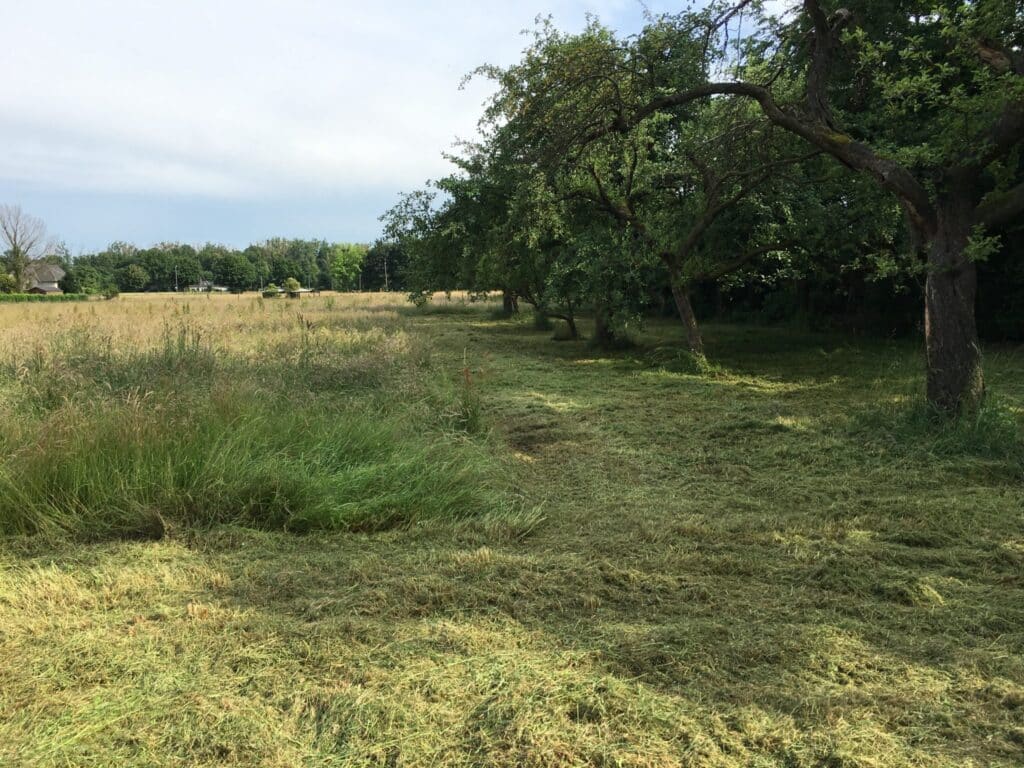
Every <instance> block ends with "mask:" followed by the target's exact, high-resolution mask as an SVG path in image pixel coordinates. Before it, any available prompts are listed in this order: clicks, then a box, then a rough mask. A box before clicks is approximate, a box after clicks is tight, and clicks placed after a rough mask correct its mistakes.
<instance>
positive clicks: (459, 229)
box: [383, 0, 1024, 413]
mask: <svg viewBox="0 0 1024 768" xmlns="http://www.w3.org/2000/svg"><path fill="white" fill-rule="evenodd" d="M1022 46H1024V12H1022V3H1021V0H975V1H974V2H970V3H966V2H963V0H926V1H925V0H850V1H849V2H847V3H843V4H840V3H839V2H833V1H831V0H802V2H797V1H796V0H794V1H793V2H792V3H790V8H789V9H788V10H787V12H786V13H785V15H784V16H783V17H781V18H779V17H773V16H770V15H767V14H766V13H765V12H764V10H763V7H762V3H761V2H759V1H758V0H732V1H731V2H726V1H724V0H723V1H719V2H712V3H710V4H709V5H708V6H707V7H706V8H704V9H702V10H688V11H684V12H682V13H678V14H671V15H665V16H661V17H657V18H653V17H652V18H650V19H649V20H648V23H647V25H646V26H645V28H644V29H643V31H642V32H640V33H639V34H637V35H634V36H629V37H622V36H619V35H617V34H616V33H615V32H614V31H613V30H611V29H608V28H606V27H604V26H602V25H601V24H599V23H598V22H597V21H592V22H591V23H590V24H589V25H588V26H587V27H586V28H585V29H584V30H583V31H582V32H581V33H579V34H566V33H563V32H560V31H559V30H557V29H556V28H554V27H553V26H552V25H551V24H550V23H549V22H542V23H541V24H540V25H539V26H538V28H537V30H536V32H535V34H534V38H533V40H532V43H531V44H530V45H529V47H528V48H527V50H526V51H525V53H524V55H523V57H522V59H521V60H520V61H519V62H518V63H516V64H514V65H512V66H510V67H507V68H500V67H490V66H488V67H483V68H481V69H480V70H479V73H478V74H480V75H483V76H486V77H489V78H491V79H492V80H493V81H494V82H495V83H496V85H497V93H496V95H495V96H494V98H493V99H492V101H491V102H490V104H489V105H488V108H487V110H486V112H485V114H484V116H483V118H482V120H481V129H482V130H481V136H482V138H481V139H480V140H479V141H477V142H474V143H464V144H461V145H459V146H458V148H457V150H456V152H455V153H454V154H453V155H452V158H451V159H452V160H453V161H454V163H455V165H456V168H457V170H456V171H455V172H454V173H452V174H450V175H449V176H447V177H446V178H443V179H440V180H438V181H436V182H433V183H431V184H429V185H428V187H427V188H426V189H425V190H421V191H418V192H414V193H412V194H409V195H406V196H404V197H403V198H402V199H401V201H400V202H399V204H398V205H396V206H395V207H394V208H393V209H392V210H390V211H389V212H388V213H387V214H385V216H384V217H383V220H384V222H385V226H386V231H387V234H388V237H389V238H390V239H391V240H393V241H394V242H396V243H398V244H400V245H401V246H402V248H403V249H404V250H405V251H406V253H407V254H408V255H409V259H410V264H409V269H408V273H407V276H408V280H409V281H410V286H411V288H412V290H413V293H414V295H415V296H420V297H422V296H426V295H428V294H429V292H430V291H433V290H438V289H441V290H445V289H452V288H468V289H470V290H479V291H483V290H493V289H501V290H503V291H505V293H506V297H507V301H506V303H507V306H509V307H510V308H512V307H514V306H515V304H516V303H517V302H518V301H525V302H527V303H529V304H531V305H533V306H534V307H535V308H536V309H537V310H538V311H539V312H541V313H543V314H545V315H548V316H553V317H559V318H562V319H564V320H565V322H566V324H567V326H568V328H569V331H570V333H571V334H576V333H577V325H576V318H577V316H578V314H579V313H580V312H581V311H586V312H588V313H593V315H594V316H595V318H596V335H597V336H598V338H599V340H601V341H614V337H615V336H616V335H617V334H621V333H623V332H624V331H625V330H627V329H628V328H629V326H630V325H631V324H635V323H636V322H639V321H640V320H641V319H642V317H643V316H644V314H645V313H647V312H649V311H650V309H651V307H652V305H656V304H658V303H659V302H662V301H664V300H665V299H666V297H671V298H670V301H671V304H672V306H674V308H675V310H676V312H677V314H678V315H679V318H680V320H681V322H682V323H683V325H684V326H685V329H686V335H687V339H688V342H689V345H690V347H691V349H692V350H693V351H694V352H695V353H698V354H699V353H702V351H703V342H702V338H701V333H700V328H699V325H698V320H697V311H696V309H695V306H694V305H695V298H700V297H706V296H707V295H708V294H709V293H713V294H714V295H715V296H717V297H718V298H719V299H721V297H722V296H726V297H728V296H729V295H731V294H732V295H739V296H743V295H748V296H749V295H750V293H749V291H748V290H747V288H748V287H749V286H750V285H753V284H759V285H762V286H764V285H781V284H784V285H791V286H796V287H797V290H796V291H795V293H796V295H797V296H801V295H803V296H804V297H805V298H806V296H807V295H809V293H810V290H809V286H812V285H827V284H830V283H832V284H835V283H840V284H849V282H850V275H854V276H856V277H857V280H859V281H860V282H861V283H862V284H863V283H867V282H870V281H877V283H879V284H881V285H883V286H884V287H885V290H884V291H882V292H881V298H880V299H879V301H880V302H886V301H889V302H892V299H891V297H894V296H895V297H898V296H901V295H910V296H914V295H916V296H918V297H920V299H922V300H923V304H924V308H923V310H924V311H923V312H922V311H921V309H920V305H918V306H919V309H918V312H919V315H918V316H919V317H922V316H923V320H921V321H920V324H921V327H922V330H923V331H924V335H925V340H926V350H927V394H928V398H929V400H930V402H931V403H933V404H934V405H935V406H936V407H938V408H939V409H942V410H944V411H946V412H950V413H955V412H959V411H961V410H962V409H964V408H966V409H973V408H974V407H976V406H977V404H978V403H979V402H980V400H981V398H982V396H983V393H984V377H983V373H982V364H981V351H980V344H979V338H978V331H977V318H976V314H975V306H976V293H977V290H978V270H979V265H982V266H983V267H984V266H985V265H994V269H995V279H994V280H993V281H992V282H994V283H995V284H997V285H1002V286H1005V285H1006V283H1007V281H1009V280H1011V279H1012V275H1013V274H1014V273H1016V274H1017V275H1020V271H1021V270H1020V269H1019V268H1018V269H1016V270H1015V269H1014V268H1013V266H1012V265H1013V264H1018V265H1019V262H1020V257H1021V256H1022V255H1024V254H1022V251H1021V249H1020V248H1019V247H1015V246H1014V245H1013V243H1014V240H1015V239H1016V241H1017V242H1018V243H1019V236H1018V235H1019V232H1020V219H1021V214H1022V213H1024V184H1022V179H1024V158H1022V156H1021V147H1022V140H1024V53H1022ZM886 293H888V296H889V297H890V298H886V297H885V294H886ZM867 295H868V292H867V291H864V292H862V296H867ZM1022 295H1024V291H1022ZM892 303H899V302H892Z"/></svg>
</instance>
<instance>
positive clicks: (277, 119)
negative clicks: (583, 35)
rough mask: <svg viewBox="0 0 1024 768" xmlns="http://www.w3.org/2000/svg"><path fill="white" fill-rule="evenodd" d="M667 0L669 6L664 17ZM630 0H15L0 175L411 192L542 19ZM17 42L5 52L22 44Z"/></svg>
mask: <svg viewBox="0 0 1024 768" xmlns="http://www.w3.org/2000/svg"><path fill="white" fill-rule="evenodd" d="M668 5H669V4H666V7H668ZM636 9H637V4H636V3H635V1H634V0H596V1H594V0H592V1H590V2H587V1H586V0H536V7H534V6H533V5H532V4H531V3H513V2H508V3H506V2H472V1H471V0H453V1H451V2H445V3H443V4H442V3H425V2H414V1H413V0H403V2H378V3H375V4H374V3H355V2H351V1H350V0H337V1H335V2H332V1H331V0H290V1H288V0H205V2H204V1H201V0H93V1H92V2H89V3H83V2H79V1H77V0H65V1H64V2H59V1H58V0H35V1H34V2H31V3H30V2H14V0H7V2H5V8H4V13H3V21H2V26H3V32H4V39H5V42H4V45H2V46H0V72H3V77H2V78H0V147H2V149H0V179H6V180H8V181H13V182H19V183H20V182H25V183H32V184H36V185H42V186H49V187H56V188H65V189H78V190H97V191H104V192H144V193H171V194H182V195H207V196H215V197H222V198H229V199H246V198H257V197H266V196H270V195H280V194H288V193H289V192H290V191H302V192H303V193H305V194H309V193H311V192H312V193H315V191H316V190H323V191H324V192H337V191H343V190H346V189H353V188H358V187H360V186H372V187H376V188H381V187H394V188H395V189H398V188H409V187H412V186H415V185H418V184H419V183H420V182H421V181H422V180H423V179H425V178H427V177H429V176H433V175H437V174H438V173H441V172H443V171H444V169H445V167H446V166H445V163H444V161H443V160H442V159H441V158H440V152H441V151H442V150H444V149H446V148H448V147H449V146H450V144H451V143H452V141H453V139H454V138H455V137H456V136H457V135H461V136H470V135H471V134H472V132H473V130H474V126H475V123H476V119H477V117H478V115H479V112H480V105H481V103H482V101H483V100H484V98H485V96H486V93H487V86H486V84H484V83H474V84H472V85H471V86H470V87H469V88H468V89H466V90H464V91H460V90H458V84H459V81H460V79H461V77H462V76H463V75H464V74H465V73H466V72H467V71H469V70H470V69H472V68H473V67H474V66H476V65H478V64H480V63H483V62H485V61H497V62H508V61H511V60H512V59H514V58H515V56H516V55H517V53H518V51H519V50H520V49H521V48H522V46H523V44H524V41H523V39H522V38H521V37H520V36H519V35H518V32H519V31H520V30H521V29H523V28H525V27H529V26H531V25H532V21H533V18H534V16H535V15H536V14H537V13H538V12H541V11H544V12H547V11H550V12H552V13H553V14H554V15H555V17H556V21H557V22H558V23H559V24H560V25H563V26H565V25H568V26H572V25H578V24H579V23H580V22H581V20H582V17H583V14H584V13H585V12H586V11H594V12H597V13H599V14H600V15H601V16H602V17H603V18H607V19H609V20H610V21H613V22H614V21H615V20H616V18H617V17H618V18H619V19H621V18H622V17H623V15H624V14H628V15H630V16H631V17H635V16H636V15H638V13H637V10H636ZM12 41H13V44H12Z"/></svg>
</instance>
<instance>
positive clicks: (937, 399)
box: [924, 193, 985, 414]
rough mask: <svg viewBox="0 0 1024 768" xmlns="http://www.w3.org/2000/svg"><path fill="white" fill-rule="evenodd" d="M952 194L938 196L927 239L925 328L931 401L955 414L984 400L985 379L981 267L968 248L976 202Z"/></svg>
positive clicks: (975, 406) (974, 407)
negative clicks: (978, 301)
mask: <svg viewBox="0 0 1024 768" xmlns="http://www.w3.org/2000/svg"><path fill="white" fill-rule="evenodd" d="M949 197H950V199H945V200H940V201H938V202H939V205H938V206H937V216H936V228H935V232H934V235H933V236H932V237H931V238H930V242H929V244H928V246H929V247H928V279H927V283H926V285H925V321H924V327H925V348H926V354H927V360H928V366H927V390H928V401H929V402H930V403H931V404H932V405H934V406H935V407H937V408H939V409H940V410H942V411H944V412H946V413H949V414H957V413H962V412H971V411H973V410H976V409H977V407H978V406H979V405H980V404H981V401H982V398H983V397H984V394H985V378H984V374H983V372H982V362H981V345H980V344H979V342H978V329H977V325H976V323H975V316H974V309H975V294H976V290H977V271H976V269H975V265H974V264H973V263H972V262H971V261H970V260H969V259H968V258H967V253H966V248H967V244H968V239H969V238H970V235H971V222H972V204H971V200H970V197H969V196H968V195H966V194H960V195H957V194H956V193H953V194H951V195H950V196H949Z"/></svg>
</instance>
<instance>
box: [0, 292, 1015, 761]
mask: <svg viewBox="0 0 1024 768" xmlns="http://www.w3.org/2000/svg"><path fill="white" fill-rule="evenodd" d="M494 309H495V307H494V306H493V305H465V304H462V303H458V302H456V303H454V304H450V305H444V304H441V305H435V306H433V307H428V309H427V311H419V310H416V309H414V308H412V307H411V306H410V305H408V304H406V303H405V302H404V300H403V297H400V296H380V295H344V296H324V297H319V298H304V299H302V300H300V301H287V300H283V299H282V300H272V301H262V300H259V299H255V298H253V297H251V296H243V297H236V296H213V297H205V296H204V297H168V296H137V297H135V296H133V297H128V296H124V297H122V298H121V299H118V300H116V301H111V302H102V303H100V302H96V303H92V302H90V303H87V304H66V305H38V304H33V305H4V306H0V416H2V418H3V420H4V424H5V429H4V430H3V436H2V437H0V447H2V448H3V456H2V462H3V463H2V464H0V529H2V530H3V532H4V533H5V536H4V538H3V539H0V542H2V543H0V765H4V766H8V765H10V766H30V765H31V766H35V765H40V766H65V765H91V766H112V765H131V766H135V765H138V766H157V765H159V766H171V765H174V766H186V765H188V766H193V765H199V766H213V765H260V766H282V767H284V766H297V765H310V766H313V765H316V766H427V765H454V766H474V765H506V766H583V765H598V766H618V765H623V766H675V765H694V766H704V765H708V766H790V767H793V766H830V767H833V768H838V767H840V766H842V767H843V768H847V767H849V766H911V765H913V766H964V765H974V766H989V765H1005V766H1011V765H1020V764H1021V763H1022V762H1024V447H1022V437H1021V431H1022V428H1024V351H1021V350H1019V349H1016V350H1015V349H1010V348H1004V349H998V350H990V351H989V355H988V359H987V361H986V372H987V375H988V379H989V385H990V388H991V390H992V392H993V393H994V397H993V398H992V400H991V402H990V405H989V406H988V407H986V410H985V411H984V412H983V413H982V415H981V416H980V418H979V419H978V420H977V421H976V422H972V423H969V424H961V425H959V426H956V427H937V426H934V425H933V424H932V423H931V422H930V421H929V419H928V418H927V414H923V413H922V412H921V410H920V409H919V408H918V407H917V405H915V404H916V403H917V402H918V393H919V392H920V391H921V388H922V375H923V374H922V364H921V360H920V352H919V350H918V348H917V346H916V345H915V344H913V343H911V342H879V341H864V340H854V339H848V338H842V337H831V336H824V335H814V334H806V333H801V332H796V331H792V330H780V329H765V328H753V327H739V326H714V325H712V326H708V327H707V330H706V337H707V348H708V357H709V359H710V360H711V364H710V365H709V366H697V365H694V363H693V361H692V359H691V358H689V357H688V356H687V355H685V354H683V353H682V352H681V351H680V350H681V349H682V346H681V338H680V337H681V334H680V332H679V330H678V329H677V327H676V325H675V324H674V323H665V324H654V325H653V326H652V327H651V328H649V329H648V330H647V331H646V332H645V333H644V334H643V336H642V337H641V339H640V340H639V344H638V346H637V347H636V348H635V349H631V350H627V351H622V352H615V353H605V352H599V351H595V350H593V349H591V348H589V347H588V346H587V345H586V344H585V343H583V342H566V343H556V342H552V341H551V340H550V337H551V333H550V332H538V331H534V330H532V328H531V325H530V322H529V318H526V317H524V318H521V319H517V320H497V319H494V315H493V310H494Z"/></svg>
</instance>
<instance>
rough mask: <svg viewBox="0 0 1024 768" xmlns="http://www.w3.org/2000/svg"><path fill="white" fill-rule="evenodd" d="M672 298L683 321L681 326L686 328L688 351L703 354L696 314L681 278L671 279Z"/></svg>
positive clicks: (702, 343)
mask: <svg viewBox="0 0 1024 768" xmlns="http://www.w3.org/2000/svg"><path fill="white" fill-rule="evenodd" d="M672 298H674V299H675V301H676V309H677V310H678V311H679V319H680V320H682V321H683V327H684V328H685V329H686V343H687V345H688V346H689V347H690V351H691V352H693V353H694V354H695V355H703V354H704V339H703V338H702V337H701V334H700V327H699V326H698V325H697V316H696V315H695V314H694V312H693V305H692V304H691V303H690V292H689V290H688V289H687V286H686V285H684V284H683V282H682V281H681V280H675V279H674V280H672Z"/></svg>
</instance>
